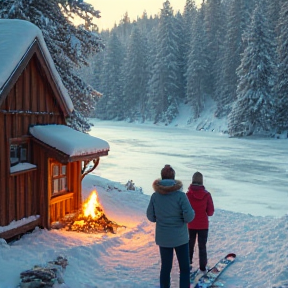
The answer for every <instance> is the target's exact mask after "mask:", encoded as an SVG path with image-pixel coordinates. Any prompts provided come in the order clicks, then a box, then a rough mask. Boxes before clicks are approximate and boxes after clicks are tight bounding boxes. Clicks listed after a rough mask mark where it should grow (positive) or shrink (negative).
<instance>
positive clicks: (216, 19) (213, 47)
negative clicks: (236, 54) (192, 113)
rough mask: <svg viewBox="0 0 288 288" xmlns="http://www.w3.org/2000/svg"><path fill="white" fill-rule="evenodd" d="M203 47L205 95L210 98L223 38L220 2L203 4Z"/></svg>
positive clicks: (218, 0)
mask: <svg viewBox="0 0 288 288" xmlns="http://www.w3.org/2000/svg"><path fill="white" fill-rule="evenodd" d="M204 11H205V20H204V21H205V24H204V29H205V36H206V37H205V41H206V43H205V46H206V51H207V58H208V67H207V71H206V74H207V75H206V79H205V85H206V88H205V90H206V93H207V94H210V95H211V96H212V97H213V96H214V98H215V96H216V93H215V88H216V81H217V76H218V66H217V65H218V63H219V60H220V59H221V58H220V55H221V42H222V41H223V40H222V39H223V38H224V31H223V19H224V18H225V17H224V15H223V10H222V9H221V0H207V2H206V3H205V10H204Z"/></svg>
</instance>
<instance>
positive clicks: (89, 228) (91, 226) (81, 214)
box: [61, 191, 124, 233]
mask: <svg viewBox="0 0 288 288" xmlns="http://www.w3.org/2000/svg"><path fill="white" fill-rule="evenodd" d="M97 198H98V197H97V192H96V191H93V192H92V193H91V194H90V196H89V198H88V199H87V201H85V203H83V208H82V209H80V210H79V211H77V212H76V213H72V214H68V215H66V216H65V217H64V219H62V220H61V224H62V225H64V227H65V229H66V230H68V231H78V232H84V233H99V232H100V233H101V232H111V233H116V231H117V228H119V227H124V226H122V225H118V224H117V223H115V222H113V221H110V220H109V219H108V218H107V217H106V215H105V214H104V211H103V209H102V208H101V206H100V204H99V202H98V199H97Z"/></svg>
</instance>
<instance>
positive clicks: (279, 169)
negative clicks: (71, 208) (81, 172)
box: [90, 120, 288, 217]
mask: <svg viewBox="0 0 288 288" xmlns="http://www.w3.org/2000/svg"><path fill="white" fill-rule="evenodd" d="M93 123H94V125H95V126H94V127H92V129H91V132H90V134H91V135H93V136H95V137H99V138H102V139H104V140H106V141H107V142H108V143H109V145H110V152H109V155H108V157H102V158H101V160H100V164H99V166H98V167H97V169H96V170H95V171H94V172H93V173H95V174H96V175H99V176H101V177H103V178H107V179H110V180H112V181H116V182H120V183H124V184H125V183H126V182H127V181H128V180H131V179H132V180H133V182H134V183H135V185H136V186H138V187H142V189H143V192H144V193H145V194H148V195H151V194H152V193H153V190H152V182H153V181H154V180H155V179H156V178H159V177H160V170H161V169H162V168H163V166H164V165H165V164H170V165H171V166H172V167H173V168H174V170H175V171H176V178H177V179H179V180H181V181H182V182H183V191H185V192H186V191H187V188H188V186H189V184H190V183H191V176H192V175H193V173H194V172H196V171H200V172H201V173H202V174H203V175H204V185H205V187H206V189H207V190H208V191H210V192H211V194H212V197H213V200H214V205H215V208H216V209H224V210H229V211H233V212H241V213H245V214H251V215H255V216H274V217H281V216H283V215H285V214H287V213H288V140H287V139H286V140H285V139H280V140H275V139H252V138H251V139H233V138H228V137H227V135H220V134H214V133H212V132H197V131H195V130H192V129H189V128H177V127H163V126H155V125H146V124H145V125H143V124H129V123H123V122H109V121H98V120H93Z"/></svg>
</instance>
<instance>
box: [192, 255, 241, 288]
mask: <svg viewBox="0 0 288 288" xmlns="http://www.w3.org/2000/svg"><path fill="white" fill-rule="evenodd" d="M235 258H236V254H234V253H230V254H227V255H226V256H225V257H224V258H222V259H221V260H220V261H219V262H217V263H216V264H215V265H214V266H213V267H212V268H211V269H209V270H208V272H207V273H206V274H204V275H203V276H201V277H200V278H199V279H197V275H196V277H195V280H196V279H197V283H196V285H195V286H194V287H195V288H212V287H213V284H214V283H215V281H216V280H217V279H218V277H219V276H220V275H221V274H222V273H223V271H225V269H226V268H227V267H229V266H230V264H232V263H233V262H234V260H235ZM214 287H215V286H214Z"/></svg>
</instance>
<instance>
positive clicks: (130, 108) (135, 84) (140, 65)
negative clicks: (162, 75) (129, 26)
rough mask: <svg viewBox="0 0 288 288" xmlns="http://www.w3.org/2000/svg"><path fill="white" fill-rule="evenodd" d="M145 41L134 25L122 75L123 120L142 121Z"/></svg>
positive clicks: (144, 107) (145, 71)
mask: <svg viewBox="0 0 288 288" xmlns="http://www.w3.org/2000/svg"><path fill="white" fill-rule="evenodd" d="M146 47H147V44H146V41H145V39H144V38H143V36H142V35H141V33H140V30H139V29H138V27H137V26H136V25H134V28H133V30H132V34H131V36H130V41H129V44H128V50H127V57H126V59H125V64H124V65H125V71H126V73H125V74H124V75H123V77H124V81H123V100H122V101H123V104H124V107H123V109H125V110H124V111H125V118H126V119H128V118H129V119H130V121H135V120H137V118H138V117H139V116H140V115H141V116H142V119H144V117H145V116H144V114H145V112H144V111H145V109H146V86H147V81H148V74H147V68H146V66H147V59H146V58H147V57H146V51H145V48H146Z"/></svg>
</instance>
